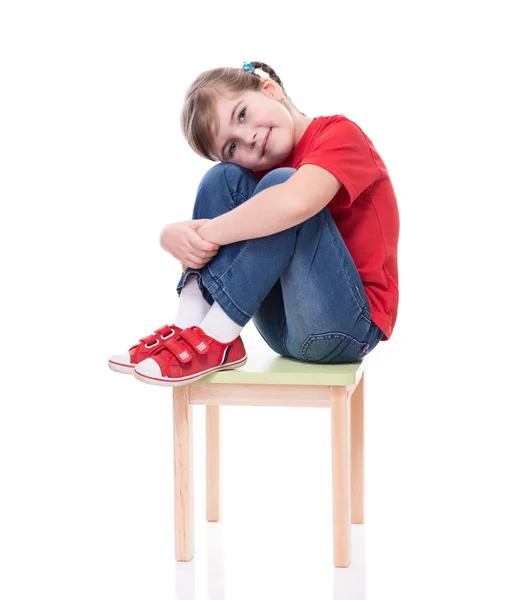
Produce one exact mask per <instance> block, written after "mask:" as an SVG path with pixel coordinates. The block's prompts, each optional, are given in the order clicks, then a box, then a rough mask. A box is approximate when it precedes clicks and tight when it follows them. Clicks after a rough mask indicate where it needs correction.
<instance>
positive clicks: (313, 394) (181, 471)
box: [173, 349, 368, 567]
mask: <svg viewBox="0 0 523 600" xmlns="http://www.w3.org/2000/svg"><path fill="white" fill-rule="evenodd" d="M248 354H249V360H248V361H247V363H246V364H245V365H244V366H243V367H241V368H239V369H236V370H230V371H218V372H216V373H212V374H211V375H207V376H206V377H204V378H202V379H199V380H198V381H196V382H194V383H192V384H188V385H184V386H178V387H173V416H174V491H175V494H174V498H175V557H176V560H177V561H190V560H191V559H192V558H193V556H194V496H193V461H192V458H193V430H192V417H193V414H192V407H193V405H195V404H204V405H205V406H206V438H207V459H206V464H207V479H206V484H207V485H206V495H207V521H219V520H220V471H219V463H220V406H225V405H228V406H297V407H299V406H302V407H309V406H313V407H320V406H321V407H325V408H329V409H330V411H331V434H332V507H333V528H334V529H333V532H334V536H333V542H334V566H335V567H348V566H349V565H350V562H351V560H350V550H351V547H350V525H351V523H363V468H364V462H363V431H364V423H363V413H364V371H365V367H366V364H367V360H368V357H366V358H365V359H364V360H363V361H362V362H357V363H351V364H338V365H327V364H325V365H324V364H317V363H306V362H301V361H297V360H293V359H289V358H284V357H282V356H279V355H276V354H269V353H267V352H265V353H263V351H262V350H261V349H253V350H251V351H249V353H248Z"/></svg>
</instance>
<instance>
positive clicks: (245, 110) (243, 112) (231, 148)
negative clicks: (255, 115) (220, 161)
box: [229, 108, 247, 156]
mask: <svg viewBox="0 0 523 600" xmlns="http://www.w3.org/2000/svg"><path fill="white" fill-rule="evenodd" d="M246 112H247V109H246V108H244V109H242V110H241V111H240V112H239V114H238V119H239V120H240V122H241V118H242V115H243V118H244V119H245V113H246ZM235 144H236V142H233V143H232V144H231V145H230V146H229V156H232V155H233V154H234V150H236V146H235ZM233 146H234V149H233Z"/></svg>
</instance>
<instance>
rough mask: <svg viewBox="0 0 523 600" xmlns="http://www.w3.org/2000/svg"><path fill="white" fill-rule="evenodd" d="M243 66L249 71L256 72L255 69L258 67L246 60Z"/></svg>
mask: <svg viewBox="0 0 523 600" xmlns="http://www.w3.org/2000/svg"><path fill="white" fill-rule="evenodd" d="M243 68H244V69H245V70H246V71H247V72H248V73H254V71H256V69H255V68H254V67H253V66H252V65H251V63H247V62H244V63H243Z"/></svg>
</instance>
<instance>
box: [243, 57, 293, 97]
mask: <svg viewBox="0 0 523 600" xmlns="http://www.w3.org/2000/svg"><path fill="white" fill-rule="evenodd" d="M251 65H252V66H253V67H254V68H255V69H261V70H262V71H265V73H267V75H269V77H270V78H271V79H272V80H273V81H275V82H276V83H277V84H278V85H279V86H280V87H281V89H282V90H283V92H284V93H285V94H286V92H285V88H284V87H283V83H282V82H281V79H280V78H279V77H278V75H277V74H276V71H275V70H274V69H273V68H272V67H271V66H269V65H267V64H265V63H262V62H258V61H252V62H251Z"/></svg>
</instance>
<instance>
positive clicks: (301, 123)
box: [288, 106, 312, 147]
mask: <svg viewBox="0 0 523 600" xmlns="http://www.w3.org/2000/svg"><path fill="white" fill-rule="evenodd" d="M288 108H289V112H290V113H291V116H292V120H293V121H294V146H295V147H296V144H297V143H298V142H299V141H300V139H301V137H302V136H303V134H304V133H305V130H306V129H307V127H308V126H309V125H310V124H311V122H312V119H310V118H309V117H306V116H305V115H302V114H301V113H300V112H298V111H297V110H296V109H295V108H294V107H293V106H289V107H288Z"/></svg>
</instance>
